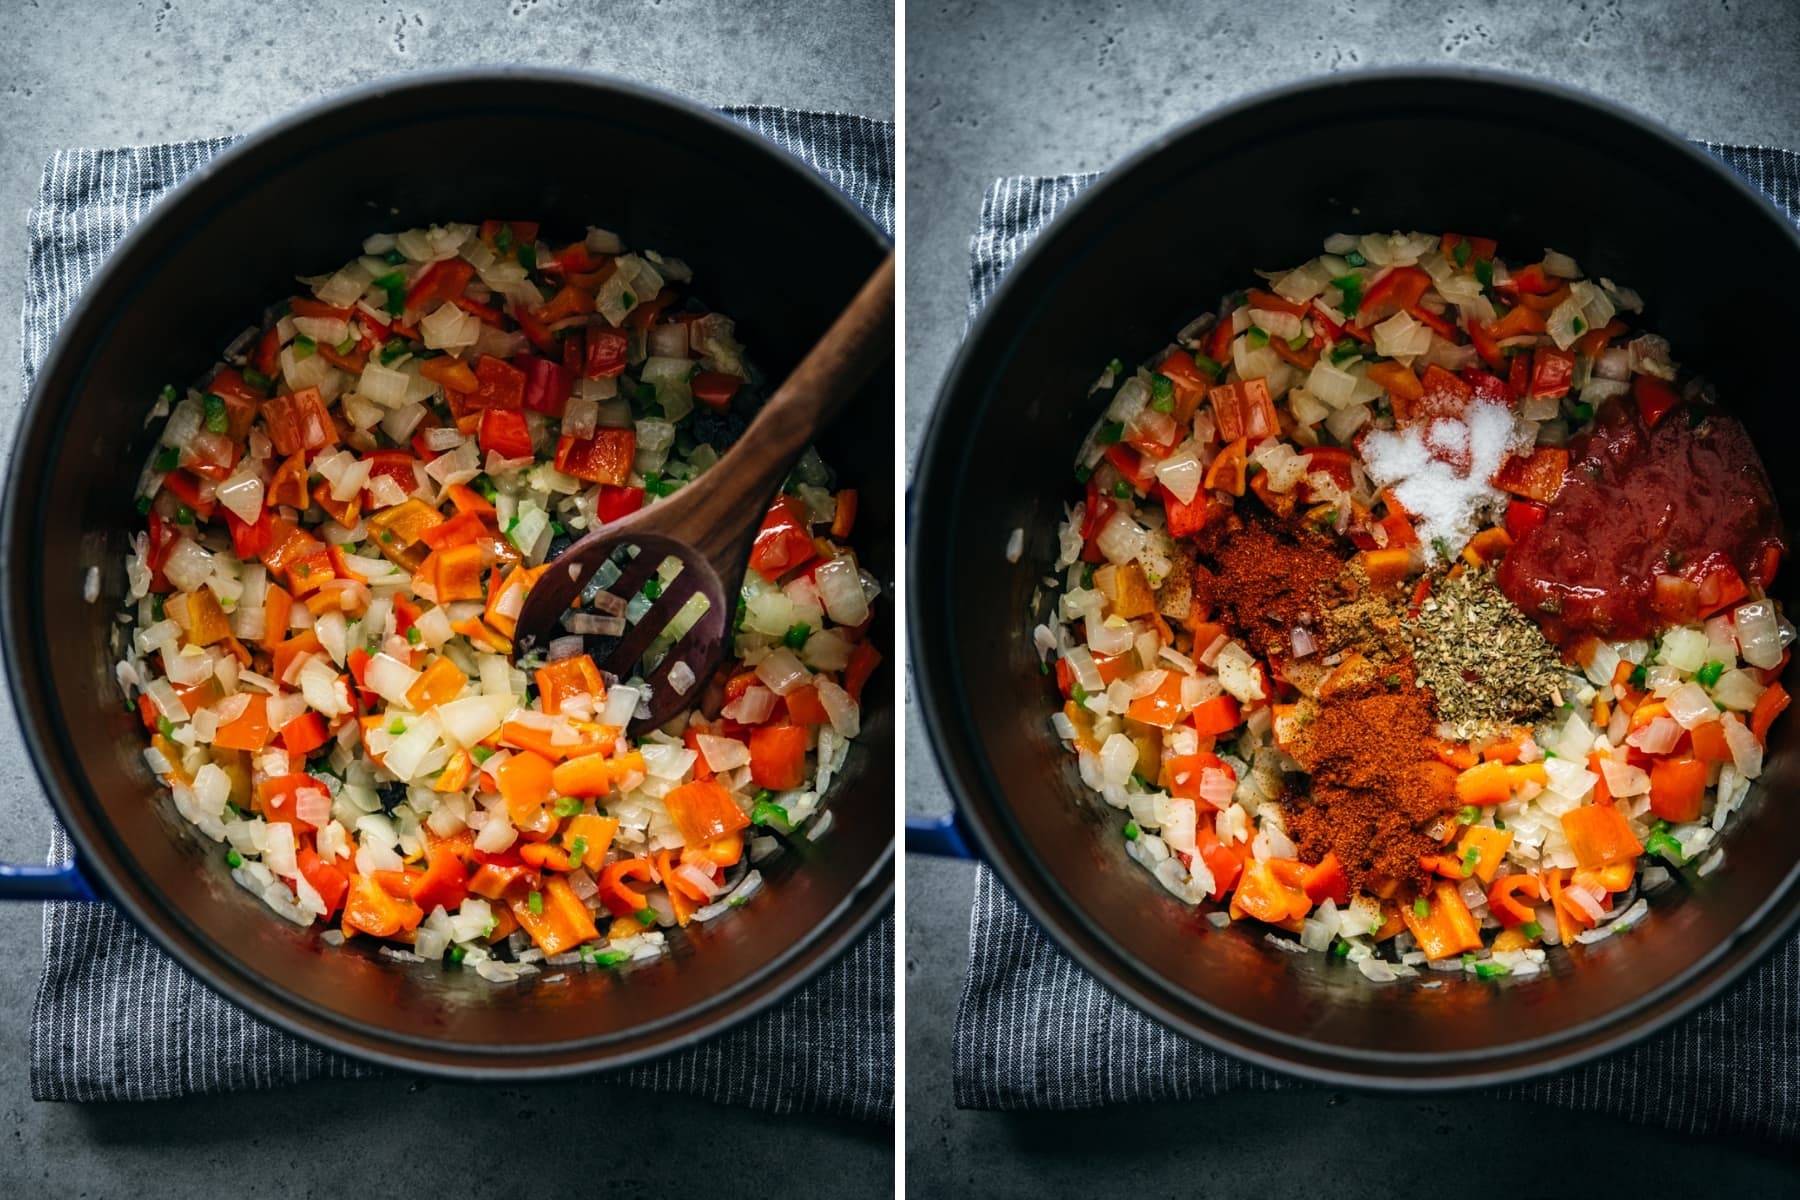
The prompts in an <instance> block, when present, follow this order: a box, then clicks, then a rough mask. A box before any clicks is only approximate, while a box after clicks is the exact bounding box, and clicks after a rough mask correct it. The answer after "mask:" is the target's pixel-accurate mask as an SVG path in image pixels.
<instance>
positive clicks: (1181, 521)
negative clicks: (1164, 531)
mask: <svg viewBox="0 0 1800 1200" xmlns="http://www.w3.org/2000/svg"><path fill="white" fill-rule="evenodd" d="M1156 487H1157V492H1158V494H1159V495H1161V496H1162V502H1163V516H1164V518H1165V520H1166V521H1167V524H1168V529H1169V536H1170V537H1177V538H1184V537H1193V536H1194V535H1195V534H1196V533H1199V532H1200V531H1201V530H1202V529H1204V528H1205V527H1206V509H1207V504H1208V502H1209V498H1208V496H1207V494H1206V489H1205V488H1201V489H1199V490H1198V491H1196V492H1195V493H1194V498H1193V499H1192V500H1191V501H1189V502H1188V503H1186V504H1183V503H1182V502H1181V501H1180V500H1178V499H1176V497H1175V493H1174V492H1171V491H1170V490H1169V489H1168V488H1166V487H1164V486H1163V485H1162V484H1160V483H1159V484H1157V485H1156Z"/></svg>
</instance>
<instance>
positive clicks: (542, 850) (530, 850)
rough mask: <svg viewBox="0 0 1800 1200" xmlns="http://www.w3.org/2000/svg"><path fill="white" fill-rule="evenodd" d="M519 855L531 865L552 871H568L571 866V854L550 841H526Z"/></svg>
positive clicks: (520, 848)
mask: <svg viewBox="0 0 1800 1200" xmlns="http://www.w3.org/2000/svg"><path fill="white" fill-rule="evenodd" d="M519 857H520V858H521V859H523V860H524V861H525V862H526V863H527V864H528V865H530V866H533V867H544V868H548V869H550V870H552V871H567V870H568V869H569V866H570V863H569V856H568V855H567V854H564V853H563V852H562V851H561V850H559V849H557V848H556V847H555V846H553V845H551V844H550V843H549V842H526V843H525V844H524V845H523V846H520V847H519Z"/></svg>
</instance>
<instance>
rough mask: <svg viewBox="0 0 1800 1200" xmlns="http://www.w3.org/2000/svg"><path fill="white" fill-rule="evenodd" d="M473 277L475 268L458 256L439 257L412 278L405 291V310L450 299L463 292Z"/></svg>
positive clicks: (410, 310)
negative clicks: (409, 287) (411, 282)
mask: <svg viewBox="0 0 1800 1200" xmlns="http://www.w3.org/2000/svg"><path fill="white" fill-rule="evenodd" d="M474 277H475V268H474V267H473V266H471V265H469V263H467V262H465V261H464V260H462V259H460V258H447V259H440V260H439V261H437V262H434V263H432V264H431V265H430V266H429V267H426V268H425V269H424V270H423V271H421V272H420V273H419V277H418V278H417V279H415V280H413V285H412V287H411V289H409V290H408V291H407V293H406V311H407V312H409V313H411V312H414V311H416V310H419V309H423V308H424V307H426V306H427V305H430V306H432V307H433V308H435V307H436V302H440V301H444V300H449V299H452V298H454V297H456V296H460V295H462V294H463V289H464V288H466V287H468V286H469V280H471V279H473V278H474Z"/></svg>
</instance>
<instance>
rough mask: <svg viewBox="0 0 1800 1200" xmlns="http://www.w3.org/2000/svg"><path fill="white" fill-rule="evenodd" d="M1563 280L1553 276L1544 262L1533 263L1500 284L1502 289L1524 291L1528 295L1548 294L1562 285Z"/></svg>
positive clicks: (1521, 268)
mask: <svg viewBox="0 0 1800 1200" xmlns="http://www.w3.org/2000/svg"><path fill="white" fill-rule="evenodd" d="M1562 285H1563V284H1562V280H1560V279H1555V278H1552V277H1551V275H1550V273H1549V272H1547V271H1545V270H1544V264H1543V263H1532V264H1531V265H1530V266H1529V267H1520V268H1519V269H1518V270H1516V271H1514V272H1513V273H1512V278H1511V279H1510V280H1508V281H1507V282H1506V283H1504V284H1501V285H1499V290H1500V291H1510V292H1524V293H1525V294H1526V295H1528V296H1548V295H1549V294H1550V293H1551V292H1554V291H1555V290H1556V289H1557V288H1559V287H1561V286H1562Z"/></svg>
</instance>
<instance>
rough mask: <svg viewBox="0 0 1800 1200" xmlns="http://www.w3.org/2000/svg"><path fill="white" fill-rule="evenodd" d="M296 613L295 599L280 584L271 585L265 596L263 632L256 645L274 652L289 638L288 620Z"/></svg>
mask: <svg viewBox="0 0 1800 1200" xmlns="http://www.w3.org/2000/svg"><path fill="white" fill-rule="evenodd" d="M293 611H294V598H293V597H292V596H290V595H289V594H288V590H287V589H286V588H284V587H282V586H281V585H280V584H277V583H271V584H269V590H268V592H267V593H266V594H265V595H264V596H263V632H262V636H261V637H259V638H257V639H256V644H257V645H259V646H261V647H262V648H263V649H264V650H273V649H274V648H275V647H276V646H278V645H279V644H280V643H281V642H282V641H283V640H284V639H285V638H286V637H287V628H288V618H289V617H290V616H291V615H292V614H293Z"/></svg>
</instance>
